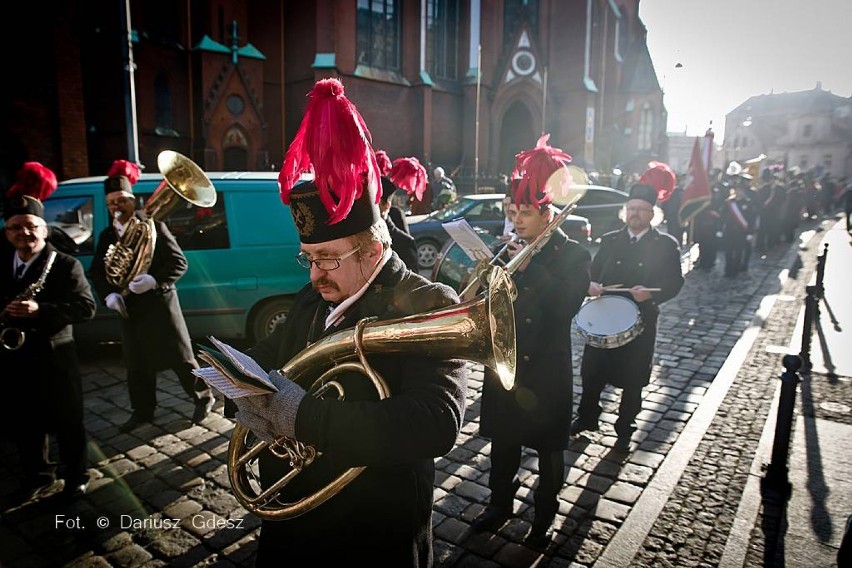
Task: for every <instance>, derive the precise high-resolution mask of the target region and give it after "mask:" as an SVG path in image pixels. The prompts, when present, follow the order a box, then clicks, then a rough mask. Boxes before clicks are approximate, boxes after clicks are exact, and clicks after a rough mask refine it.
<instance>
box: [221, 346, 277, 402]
mask: <svg viewBox="0 0 852 568" xmlns="http://www.w3.org/2000/svg"><path fill="white" fill-rule="evenodd" d="M208 339H209V340H210V343H212V344H213V345H215V346H216V347H218V348H219V351H221V352H222V353H223V354H224V355H225V356H226V357H228V359H230V361H231V363H233V364H234V365H235V366H236V367H237V368H238V369H239V370H240V371H242V373H243V374H245V375H248V376H249V377H253V378H255V379H257V380H258V381H260V382H262V383H263V384H265V385H269V387H270V388H271V389H272V390H277V389H276V388H275V385H273V384H272V383H271V382H270V381H269V376H268V375H267V373H266V371H264V370H263V367H261V366H260V365H258V364H257V361H255V360H254V359H252V358H251V357H249V356H248V355H246V354H245V353H243V352H242V351H239V350H237V349H234V348H233V347H231V346H230V345H228V344H227V343H224V342H222V341H219V340H218V339H216V338H215V337H209V338H208Z"/></svg>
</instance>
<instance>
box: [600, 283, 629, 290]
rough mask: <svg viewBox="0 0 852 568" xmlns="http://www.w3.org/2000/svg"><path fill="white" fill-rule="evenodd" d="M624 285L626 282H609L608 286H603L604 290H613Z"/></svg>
mask: <svg viewBox="0 0 852 568" xmlns="http://www.w3.org/2000/svg"><path fill="white" fill-rule="evenodd" d="M621 286H624V284H607V285H606V286H601V289H602V290H612V289H613V288H620V287H621Z"/></svg>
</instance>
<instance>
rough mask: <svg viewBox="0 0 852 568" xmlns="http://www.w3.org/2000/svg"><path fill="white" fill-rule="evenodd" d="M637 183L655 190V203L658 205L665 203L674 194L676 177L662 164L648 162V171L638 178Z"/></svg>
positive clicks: (667, 166) (666, 165)
mask: <svg viewBox="0 0 852 568" xmlns="http://www.w3.org/2000/svg"><path fill="white" fill-rule="evenodd" d="M639 183H644V184H648V185H650V186H651V187H653V188H654V189H656V190H657V201H659V202H660V203H662V202H664V201H666V200H667V199H668V198H669V197H671V196H672V193H674V188H675V183H677V176H676V175H675V173H674V172H673V171H672V169H671V168H670V167H669V165H668V164H664V163H663V162H649V163H648V169H647V170H645V173H644V174H642V177H640V178H639Z"/></svg>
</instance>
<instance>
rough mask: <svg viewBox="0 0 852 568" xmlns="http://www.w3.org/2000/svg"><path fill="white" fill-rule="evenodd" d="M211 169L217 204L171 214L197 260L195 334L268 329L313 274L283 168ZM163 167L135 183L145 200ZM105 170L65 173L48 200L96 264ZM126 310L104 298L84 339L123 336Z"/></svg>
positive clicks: (81, 330)
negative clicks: (304, 259)
mask: <svg viewBox="0 0 852 568" xmlns="http://www.w3.org/2000/svg"><path fill="white" fill-rule="evenodd" d="M207 176H208V177H209V178H210V181H211V182H212V183H213V185H214V187H215V188H216V193H217V201H216V204H215V205H214V206H213V207H209V208H199V207H195V206H192V205H190V204H189V203H188V202H187V203H186V204H185V205H178V207H177V208H176V209H175V210H174V211H172V212H171V213H170V214H169V215H168V217H166V219H164V222H165V223H166V225H168V227H169V229H170V230H171V232H172V233H174V235H175V238H176V239H177V242H178V244H180V246H181V248H182V249H183V252H184V254H185V255H186V258H187V261H188V262H189V268H188V270H187V271H186V274H184V276H183V277H182V278H181V279H180V280H178V283H177V290H178V296H179V298H180V304H181V308H182V309H183V313H184V316H185V319H186V323H187V327H188V328H189V332H190V335H191V336H192V337H195V338H203V337H205V336H208V335H215V336H217V337H222V338H230V339H240V338H248V339H251V340H258V339H261V338H263V337H266V335H268V334H269V333H270V332H271V331H272V329H273V328H274V327H275V325H277V323H279V322H280V321H282V320H283V319H284V318H285V317H286V316H287V312H288V310H289V308H290V305H291V303H292V297H293V295H294V294H295V293H296V292H297V291H298V290H299V289H300V288H302V286H304V285H305V284H306V283H307V282H308V280H309V274H308V271H306V270H305V269H304V268H302V267H300V266H299V265H298V264H297V263H296V260H295V255H296V254H297V253H298V252H299V246H300V243H299V235H298V233H297V232H296V228H295V226H294V224H293V219H292V217H291V215H290V213H289V211H287V208H286V207H285V206H284V205H282V204H281V201H280V199H279V196H278V181H277V178H278V175H277V173H275V172H221V173H216V172H214V173H209V172H207ZM161 180H162V175H160V174H142V176H141V178H140V180H139V181H138V182H137V183H136V185H134V186H133V192H134V194H135V195H136V196H137V202H138V203H137V205H138V208H140V209H141V208H142V207H143V204H144V201H145V199H147V198H148V197H149V196H150V195H151V193H153V191H154V189H155V188H156V187H157V186H158V185H159V184H160V182H161ZM103 182H104V177H89V178H79V179H73V180H68V181H64V182H62V183H60V184H59V187H58V188H57V190H56V191H55V192H54V193H53V195H51V196H50V198H48V199H47V201H46V202H45V220H46V221H47V222H48V224H49V225H50V226H51V227H53V230H58V229H61V230H62V231H64V232H65V233H66V234H67V235H68V236H69V237H71V239H73V242H74V243H76V249H77V250H76V251H74V252H73V254H75V256H77V258H79V260H80V262H81V263H82V264H83V268H84V269H85V270H86V271H87V272H88V270H89V266H90V265H91V262H92V256H93V254H94V250H95V241H96V240H97V238H98V235H100V233H101V231H102V230H103V229H104V227H106V226H107V224H108V223H109V214H108V211H107V207H106V202H105V196H104V185H103ZM117 317H118V316H117V315H116V314H115V312H113V311H112V310H109V309H107V308H106V307H104V306H103V305H100V306H99V308H98V313H97V315H96V316H95V319H94V320H93V321H90V322H86V323H84V324H81V325H79V326H77V329H75V335H76V337H77V339H78V341H79V342H80V343H92V342H106V341H119V326H118V322H117V321H116V318H117Z"/></svg>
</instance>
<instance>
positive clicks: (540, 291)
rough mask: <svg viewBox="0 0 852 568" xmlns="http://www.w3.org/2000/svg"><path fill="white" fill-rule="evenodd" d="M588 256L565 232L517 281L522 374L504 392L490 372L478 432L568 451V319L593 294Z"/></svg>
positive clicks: (570, 369)
mask: <svg viewBox="0 0 852 568" xmlns="http://www.w3.org/2000/svg"><path fill="white" fill-rule="evenodd" d="M590 263H591V256H590V255H589V252H588V251H587V250H586V249H585V248H583V247H582V246H581V245H580V244H579V243H577V242H575V241H572V240H570V239H569V238H568V237H567V236H565V234H564V233H563V232H562V231H561V230H557V231H556V232H554V233H553V234H552V235H551V236H550V239H549V240H548V242H547V244H546V245H545V246H544V248H542V250H541V251H540V252H538V253H537V254H536V255H535V256H533V257H532V259H531V260H530V263H529V265H528V266H527V268H526V270H524V271H523V272H515V274H514V275H513V276H512V279H513V280H514V282H515V286H516V288H517V291H518V297H517V299H516V300H515V304H514V307H515V332H516V333H515V335H516V345H517V356H518V360H517V372H516V374H515V385H514V387H513V388H512V389H511V390H508V391H507V390H506V389H504V388H503V386H502V385H501V384H500V382H499V381H497V380H496V379H495V378H494V376H493V375H492V374H491V373H490V372H488V373H487V376H486V380H485V383H484V386H483V393H482V413H481V418H480V431H481V433H482V435H483V436H487V437H489V438H498V437H500V438H502V439H504V440H508V441H512V442H519V443H520V444H522V445H525V446H529V447H532V448H536V449H538V450H543V451H545V450H558V449H562V448H564V446H565V443H566V442H567V440H568V436H569V431H570V427H571V410H572V406H573V402H572V401H573V376H574V375H573V366H572V357H571V320H572V319H573V317H574V315H576V313H577V309H578V308H579V307H580V305H581V304H582V302H583V299H584V298H585V297H586V292H587V291H588V289H589V264H590Z"/></svg>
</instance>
